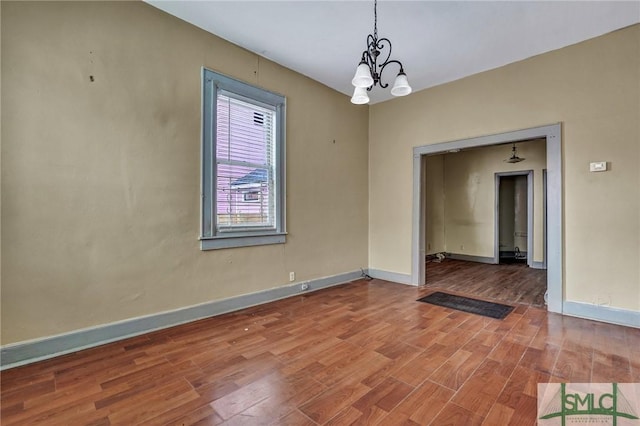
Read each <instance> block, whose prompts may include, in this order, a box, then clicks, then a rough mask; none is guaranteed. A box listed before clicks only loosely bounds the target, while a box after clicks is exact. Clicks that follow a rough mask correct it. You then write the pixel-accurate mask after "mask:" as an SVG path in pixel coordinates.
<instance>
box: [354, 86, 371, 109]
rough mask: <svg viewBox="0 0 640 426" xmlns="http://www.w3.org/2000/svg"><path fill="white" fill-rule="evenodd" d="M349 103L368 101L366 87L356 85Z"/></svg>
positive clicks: (364, 102)
mask: <svg viewBox="0 0 640 426" xmlns="http://www.w3.org/2000/svg"><path fill="white" fill-rule="evenodd" d="M351 103H353V104H357V105H362V104H368V103H369V95H367V88H366V87H356V90H354V91H353V97H352V98H351Z"/></svg>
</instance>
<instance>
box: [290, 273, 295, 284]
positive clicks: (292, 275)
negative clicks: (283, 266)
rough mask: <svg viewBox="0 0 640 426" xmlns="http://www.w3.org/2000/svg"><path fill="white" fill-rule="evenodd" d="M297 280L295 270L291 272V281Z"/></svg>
mask: <svg viewBox="0 0 640 426" xmlns="http://www.w3.org/2000/svg"><path fill="white" fill-rule="evenodd" d="M295 280H296V273H295V272H289V282H291V281H295Z"/></svg>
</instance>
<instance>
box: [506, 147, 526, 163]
mask: <svg viewBox="0 0 640 426" xmlns="http://www.w3.org/2000/svg"><path fill="white" fill-rule="evenodd" d="M524 160H525V159H524V158H522V157H518V151H516V144H515V143H514V144H513V148H511V157H509V158H507V159H506V160H504V161H506V162H507V163H512V164H513V163H519V162H521V161H524Z"/></svg>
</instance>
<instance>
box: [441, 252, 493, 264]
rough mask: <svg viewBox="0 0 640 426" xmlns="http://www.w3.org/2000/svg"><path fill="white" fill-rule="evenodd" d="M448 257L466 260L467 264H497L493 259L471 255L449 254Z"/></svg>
mask: <svg viewBox="0 0 640 426" xmlns="http://www.w3.org/2000/svg"><path fill="white" fill-rule="evenodd" d="M447 257H448V258H450V259H455V260H466V261H467V262H478V263H490V264H492V265H495V263H496V262H495V259H494V258H493V257H484V256H472V255H469V254H458V253H448V254H447Z"/></svg>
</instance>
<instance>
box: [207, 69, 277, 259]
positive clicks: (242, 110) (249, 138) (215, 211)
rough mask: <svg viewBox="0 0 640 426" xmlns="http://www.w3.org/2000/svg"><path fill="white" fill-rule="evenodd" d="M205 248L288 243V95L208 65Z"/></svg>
mask: <svg viewBox="0 0 640 426" xmlns="http://www.w3.org/2000/svg"><path fill="white" fill-rule="evenodd" d="M202 89H203V91H202V100H203V107H202V114H203V116H202V124H203V130H202V221H201V222H202V223H201V228H202V229H201V235H200V240H201V248H202V250H211V249H220V248H229V247H244V246H255V245H263V244H278V243H284V242H285V234H286V232H285V223H284V199H285V197H284V123H285V98H284V97H283V96H281V95H278V94H275V93H271V92H268V91H266V90H264V89H260V88H257V87H254V86H251V85H249V84H247V83H243V82H241V81H238V80H234V79H232V78H230V77H227V76H224V75H221V74H218V73H216V72H214V71H211V70H208V69H203V72H202Z"/></svg>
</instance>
